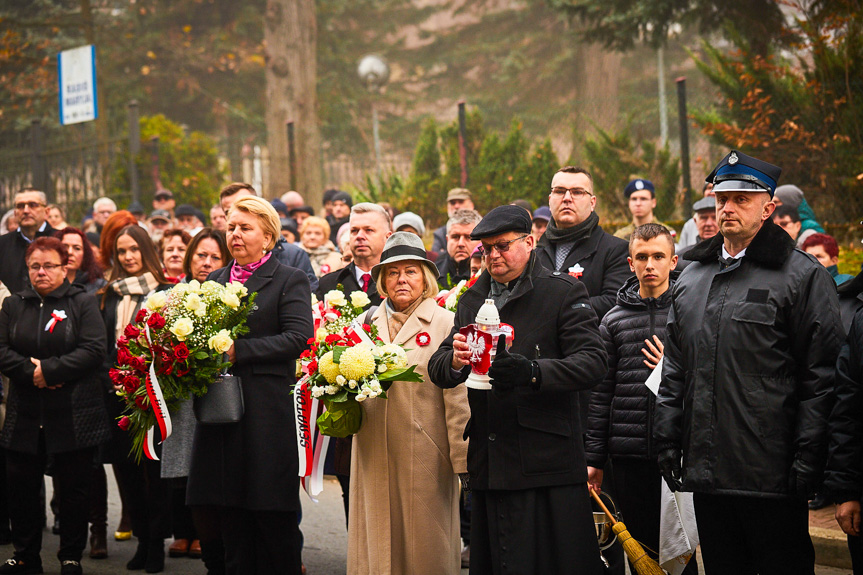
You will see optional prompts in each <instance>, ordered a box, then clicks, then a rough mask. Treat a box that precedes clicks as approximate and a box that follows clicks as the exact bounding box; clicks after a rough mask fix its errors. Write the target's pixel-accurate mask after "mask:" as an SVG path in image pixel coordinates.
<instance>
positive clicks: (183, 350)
mask: <svg viewBox="0 0 863 575" xmlns="http://www.w3.org/2000/svg"><path fill="white" fill-rule="evenodd" d="M174 357H176V358H177V361H186V360H187V359H189V348H188V347H186V344H185V343H183V342H180V343H178V344H177V345H175V346H174Z"/></svg>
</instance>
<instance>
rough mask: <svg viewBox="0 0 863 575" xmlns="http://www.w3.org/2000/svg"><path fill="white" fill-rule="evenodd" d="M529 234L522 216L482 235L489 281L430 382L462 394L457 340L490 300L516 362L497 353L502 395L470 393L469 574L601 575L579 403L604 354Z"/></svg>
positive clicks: (564, 279)
mask: <svg viewBox="0 0 863 575" xmlns="http://www.w3.org/2000/svg"><path fill="white" fill-rule="evenodd" d="M530 228H531V220H530V215H529V214H528V212H527V211H525V210H524V209H523V208H520V207H518V206H500V207H498V208H495V209H493V210H492V211H491V212H489V214H488V215H487V216H486V217H485V218H483V221H482V222H480V224H479V225H477V226H476V228H474V230H473V234H472V237H473V238H475V239H479V240H482V243H483V249H484V252H485V254H486V261H487V264H488V270H487V271H486V272H483V274H482V275H481V276H480V278H479V279H478V280H477V282H476V283H475V284H474V285H473V287H471V289H469V290H468V291H466V292H465V294H464V295H463V296H462V297H461V300H460V301H459V303H458V310H457V312H456V318H455V325H454V327H453V331H452V333H451V334H450V336H449V338H447V340H446V341H444V343H443V344H441V346H440V348H439V349H438V350H437V351H436V352H435V354H434V355H433V356H432V358H431V360H430V361H429V376H430V377H431V379H432V381H433V382H434V383H435V385H437V386H438V387H442V388H451V387H455V386H456V385H459V384H461V383H464V381H465V380H466V379H467V377H468V375H469V373H470V368H469V367H468V360H469V358H470V356H471V350H470V347H469V346H468V344H467V343H466V338H465V336H464V335H462V334H461V333H459V329H460V328H462V327H464V326H466V325H468V324H471V323H474V321H475V318H476V315H477V312H478V311H479V308H480V306H482V305H483V302H484V301H485V300H486V299H490V300H493V302H494V304H495V307H496V308H497V309H498V311H499V313H500V320H501V322H504V323H507V324H509V325H511V326H512V327H513V328H514V335H515V338H514V341H513V344H512V349H511V350H510V351H506V349H505V348H504V347H503V346H502V345H498V346H497V355H496V358H495V360H494V362H493V363H492V365H491V369H490V371H489V376H490V377H491V385H492V388H493V389H492V390H491V391H485V390H479V389H469V390H468V401H469V403H470V408H471V419H470V421H469V422H468V425H467V429H466V430H465V434H464V435H465V437H466V438H470V444H469V447H468V472H469V474H470V485H471V489H472V495H473V501H472V509H471V539H470V541H471V557H470V572H471V573H477V574H479V573H482V574H485V573H504V572H507V573H509V572H512V573H567V572H568V573H580V574H581V573H583V574H587V573H590V574H594V573H596V574H599V573H601V572H602V564H601V562H600V558H599V547H598V545H597V539H596V532H595V531H594V526H593V519H592V515H591V507H590V501H589V499H588V492H587V485H586V481H587V469H586V464H585V459H584V447H583V443H582V439H581V430H582V427H583V425H582V422H581V421H580V418H579V402H578V396H577V391H578V390H582V389H589V388H591V387H593V386H595V385H596V384H598V383H599V382H600V381H601V380H602V377H603V375H604V374H605V370H606V367H607V365H606V352H605V348H604V346H603V345H602V340H601V338H600V336H599V331H598V326H597V320H596V314H595V313H594V312H593V310H592V308H591V304H590V300H589V299H588V296H587V291H586V290H585V289H584V286H583V285H582V284H581V283H580V282H577V281H575V280H574V279H573V278H571V277H569V276H568V275H566V274H562V273H560V272H551V271H549V270H548V269H546V268H544V267H542V266H541V265H539V262H538V259H537V256H536V254H535V253H534V252H533V247H534V246H533V244H534V239H533V236H531V235H530ZM501 339H502V338H501Z"/></svg>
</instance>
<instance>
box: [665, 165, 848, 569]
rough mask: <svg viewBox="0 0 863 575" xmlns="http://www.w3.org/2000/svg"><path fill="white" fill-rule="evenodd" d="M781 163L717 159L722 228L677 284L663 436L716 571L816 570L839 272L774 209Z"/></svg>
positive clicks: (669, 475)
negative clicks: (806, 248) (814, 509)
mask: <svg viewBox="0 0 863 575" xmlns="http://www.w3.org/2000/svg"><path fill="white" fill-rule="evenodd" d="M780 171H781V170H780V169H779V168H778V167H776V166H772V165H770V164H768V163H766V162H762V161H760V160H757V159H755V158H751V157H749V156H746V155H745V154H742V153H741V152H737V151H732V152H731V153H730V154H729V155H728V156H726V157H725V159H724V160H723V161H722V162H720V164H719V165H718V166H717V168H716V169H715V170H714V171H713V173H712V174H711V175H710V176H709V177H708V179H709V181H711V182H713V183H714V184H715V187H714V191H715V192H716V214H717V219H718V220H719V230H720V233H719V235H716V236H714V237H713V238H712V239H709V240H706V241H703V242H701V243H699V244H697V245H696V246H695V247H693V248H692V249H691V250H689V251H688V252H687V254H686V257H687V259H690V260H692V261H693V263H692V264H690V265H689V266H688V267H687V268H686V269H685V270H684V271H683V273H681V275H680V279H679V280H678V281H677V283H676V284H675V285H674V288H673V290H672V304H671V311H670V312H669V316H668V325H667V329H668V335H667V341H666V342H665V356H664V360H663V371H662V384H661V386H660V388H659V395H658V397H657V400H656V412H655V416H654V431H653V434H654V439H655V441H656V448H657V452H658V464H659V469H660V471H661V472H662V475H663V477H664V478H665V481H666V482H667V483H668V485H669V487H671V488H672V489H683V490H685V491H692V492H694V494H695V495H694V502H695V515H696V518H697V520H698V533H699V536H700V539H701V552H702V558H703V560H704V566H705V570H706V571H707V572H708V573H719V574H722V573H734V574H739V573H756V572H758V573H762V574H769V573H782V574H791V573H800V574H803V573H806V574H809V575H811V573H812V572H813V569H814V563H815V553H814V550H813V547H812V541H811V540H810V538H809V513H808V509H807V505H806V502H807V499H808V498H809V497H811V495H812V494H813V491H814V490H815V489H816V487H817V486H818V484H819V483H820V481H821V476H822V472H823V470H824V464H825V461H826V457H827V418H828V416H829V415H830V410H831V408H832V406H833V395H832V393H833V381H834V366H835V363H836V357H837V355H838V353H839V348H840V345H841V342H842V338H843V333H842V324H841V321H840V319H839V304H838V301H837V297H836V288H835V286H834V285H831V284H832V282H833V279H832V278H831V277H830V274H829V273H828V272H827V270H826V269H825V268H824V267H823V266H822V265H821V264H819V263H818V262H817V260H815V258H813V257H810V256H809V255H808V254H805V253H803V252H801V251H800V250H797V249H795V246H794V241H793V240H792V239H791V238H790V237H789V236H788V234H786V233H785V232H784V231H783V230H782V228H780V227H778V226H777V225H775V224H774V223H773V221H772V219H771V217H770V216H771V215H772V213H773V208H774V207H775V204H774V203H773V201H772V197H773V192H774V190H775V188H776V180H777V179H778V178H779V173H780ZM681 454H682V455H683V468H682V470H681V463H680V457H681Z"/></svg>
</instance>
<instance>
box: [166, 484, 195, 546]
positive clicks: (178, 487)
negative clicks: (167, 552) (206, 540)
mask: <svg viewBox="0 0 863 575" xmlns="http://www.w3.org/2000/svg"><path fill="white" fill-rule="evenodd" d="M187 483H188V477H176V478H174V479H172V480H171V498H172V500H171V507H172V510H171V522H172V531H173V534H174V539H175V540H177V539H188V540H189V541H194V540H195V539H197V538H198V533H197V531H196V530H195V523H194V521H192V510H191V508H189V507H188V506H187V505H186V484H187Z"/></svg>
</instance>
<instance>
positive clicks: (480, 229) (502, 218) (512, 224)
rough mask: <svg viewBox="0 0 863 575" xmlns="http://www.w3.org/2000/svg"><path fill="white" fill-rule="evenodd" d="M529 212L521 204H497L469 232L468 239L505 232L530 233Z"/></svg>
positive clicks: (487, 236) (478, 238)
mask: <svg viewBox="0 0 863 575" xmlns="http://www.w3.org/2000/svg"><path fill="white" fill-rule="evenodd" d="M530 226H531V218H530V212H528V211H527V210H525V209H524V208H522V207H521V206H512V205H508V206H498V207H496V208H495V209H493V210H492V211H490V212H489V213H488V214H486V215H485V217H483V219H482V221H481V222H480V223H478V224H477V225H476V227H475V228H474V229H473V231H472V232H471V233H470V239H472V240H481V239H482V238H489V237H491V236H496V235H498V234H503V233H506V232H520V233H523V234H529V233H530Z"/></svg>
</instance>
